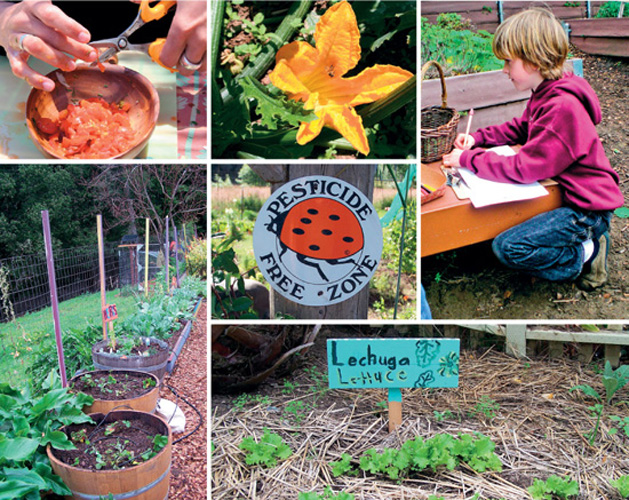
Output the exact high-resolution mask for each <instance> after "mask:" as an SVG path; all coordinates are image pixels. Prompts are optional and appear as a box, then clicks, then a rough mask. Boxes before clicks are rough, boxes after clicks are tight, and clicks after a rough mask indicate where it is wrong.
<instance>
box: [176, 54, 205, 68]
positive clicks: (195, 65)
mask: <svg viewBox="0 0 629 500" xmlns="http://www.w3.org/2000/svg"><path fill="white" fill-rule="evenodd" d="M179 64H181V67H182V68H184V69H186V70H188V71H198V70H199V68H200V67H201V66H203V59H201V60H200V61H199V62H198V63H193V62H192V61H190V59H188V58H187V57H186V54H181V57H180V58H179Z"/></svg>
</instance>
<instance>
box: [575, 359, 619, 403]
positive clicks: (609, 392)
mask: <svg viewBox="0 0 629 500" xmlns="http://www.w3.org/2000/svg"><path fill="white" fill-rule="evenodd" d="M601 381H602V383H603V387H604V388H605V402H606V403H607V404H610V403H611V400H612V398H613V397H614V395H615V394H616V393H617V392H618V391H619V390H620V389H622V388H623V387H624V386H625V385H626V384H627V382H629V365H621V366H619V367H618V368H617V369H616V370H614V369H613V368H612V365H611V363H610V362H609V361H606V362H605V368H604V370H603V376H602V378H601ZM576 390H580V391H582V392H583V393H584V394H585V395H586V396H590V397H593V398H594V399H596V400H597V401H602V399H603V398H602V397H601V395H600V394H599V393H598V391H597V390H596V389H594V388H593V387H592V386H590V385H586V384H583V385H575V386H574V387H571V388H570V392H572V391H576Z"/></svg>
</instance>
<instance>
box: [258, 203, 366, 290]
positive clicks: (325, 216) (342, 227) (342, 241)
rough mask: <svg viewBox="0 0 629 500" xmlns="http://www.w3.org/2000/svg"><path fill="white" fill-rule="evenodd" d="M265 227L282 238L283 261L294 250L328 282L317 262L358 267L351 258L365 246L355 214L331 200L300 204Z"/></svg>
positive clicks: (281, 252) (299, 259) (303, 261)
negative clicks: (348, 264)
mask: <svg viewBox="0 0 629 500" xmlns="http://www.w3.org/2000/svg"><path fill="white" fill-rule="evenodd" d="M266 228H267V229H268V230H269V231H271V232H272V233H273V234H275V235H276V236H277V237H278V238H279V242H280V247H281V251H280V254H279V256H280V258H281V257H282V255H284V254H285V253H286V251H287V250H288V249H290V250H292V251H293V252H295V254H296V255H297V260H298V261H299V262H301V263H303V264H305V265H307V266H310V267H313V268H315V269H316V270H317V272H318V273H319V276H321V278H322V279H323V280H325V281H329V279H328V277H327V276H326V275H325V274H324V273H323V270H322V269H321V266H320V265H319V263H317V262H316V261H317V260H323V261H325V262H327V263H328V264H333V265H336V264H347V263H353V264H356V262H355V261H354V260H352V259H350V258H349V257H351V256H352V255H355V254H357V253H358V252H359V251H360V250H362V248H363V246H364V243H365V239H364V235H363V231H362V228H361V226H360V222H359V221H358V218H357V217H356V215H355V214H354V213H353V212H352V211H351V210H350V209H349V208H347V207H346V206H345V205H343V204H342V203H339V202H338V201H336V200H332V199H329V198H309V199H307V200H304V201H301V202H299V203H297V204H296V205H294V206H293V207H291V208H290V209H289V210H288V211H286V212H283V213H281V214H279V215H278V216H277V217H276V218H274V219H272V220H271V222H269V223H268V224H266ZM309 259H314V260H315V261H314V262H313V261H312V260H309ZM343 259H344V260H343Z"/></svg>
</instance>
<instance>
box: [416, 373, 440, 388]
mask: <svg viewBox="0 0 629 500" xmlns="http://www.w3.org/2000/svg"><path fill="white" fill-rule="evenodd" d="M434 381H435V376H434V375H433V373H432V370H427V371H425V372H422V373H420V374H419V377H417V380H416V381H415V387H416V388H418V387H428V385H429V384H430V383H432V382H434Z"/></svg>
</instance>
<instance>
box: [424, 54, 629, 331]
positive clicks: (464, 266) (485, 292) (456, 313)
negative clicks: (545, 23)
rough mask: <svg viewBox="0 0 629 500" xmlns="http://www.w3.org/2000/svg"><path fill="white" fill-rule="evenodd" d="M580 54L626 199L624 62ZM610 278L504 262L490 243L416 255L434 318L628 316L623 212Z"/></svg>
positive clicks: (628, 123) (616, 226) (628, 126)
mask: <svg viewBox="0 0 629 500" xmlns="http://www.w3.org/2000/svg"><path fill="white" fill-rule="evenodd" d="M572 53H573V55H574V56H575V57H581V58H583V71H584V76H585V78H586V79H587V80H588V82H589V83H590V85H592V87H593V89H594V90H595V92H596V93H597V95H598V97H599V100H600V103H601V108H602V112H603V121H602V123H601V124H600V125H599V126H598V127H597V130H598V133H599V135H600V137H601V141H602V143H603V146H604V148H605V152H606V153H607V157H608V158H609V160H610V162H611V164H612V167H614V169H615V170H616V171H617V172H618V174H619V176H620V187H621V190H622V191H623V193H624V195H625V205H624V206H625V207H627V206H629V93H628V92H627V89H628V88H629V62H628V60H627V59H620V58H618V59H616V58H609V57H599V56H591V55H585V54H582V53H579V51H577V50H576V49H574V48H573V49H572ZM610 234H611V240H612V244H611V249H610V252H609V259H608V265H609V280H608V282H607V283H606V284H605V285H604V286H603V287H601V288H599V289H597V290H595V291H593V292H584V291H582V290H579V289H578V288H577V287H576V286H575V285H574V283H553V282H549V281H545V280H541V279H535V278H531V277H530V276H528V275H525V274H523V273H519V272H516V271H513V270H510V269H506V268H505V267H503V266H502V265H501V264H500V263H499V262H498V260H497V259H496V258H495V256H494V254H493V252H492V250H491V242H485V243H480V244H477V245H472V246H469V247H466V248H462V249H458V250H453V251H450V252H444V253H442V254H439V255H436V256H431V257H426V258H424V259H422V262H421V271H422V274H421V276H422V284H423V285H424V287H425V288H426V296H427V299H428V302H429V304H430V306H431V310H432V315H433V318H435V319H449V318H473V319H486V318H491V319H534V320H537V319H564V318H565V319H626V318H628V317H629V314H628V309H629V251H628V250H629V219H627V218H620V217H618V216H614V217H613V219H612V224H611V229H610Z"/></svg>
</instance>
